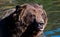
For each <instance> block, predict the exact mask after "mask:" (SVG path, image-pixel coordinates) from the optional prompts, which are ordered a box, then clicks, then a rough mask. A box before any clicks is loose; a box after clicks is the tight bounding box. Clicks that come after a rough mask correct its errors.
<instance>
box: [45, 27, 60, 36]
mask: <svg viewBox="0 0 60 37" xmlns="http://www.w3.org/2000/svg"><path fill="white" fill-rule="evenodd" d="M57 32H60V28H57V29H56V30H51V31H46V32H44V35H45V36H48V35H52V36H51V37H60V34H59V35H54V34H56V33H57Z"/></svg>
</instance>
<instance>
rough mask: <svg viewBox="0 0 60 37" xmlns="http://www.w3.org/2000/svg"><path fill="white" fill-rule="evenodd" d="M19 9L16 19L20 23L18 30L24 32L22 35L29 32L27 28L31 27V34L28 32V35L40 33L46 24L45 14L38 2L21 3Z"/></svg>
mask: <svg viewBox="0 0 60 37" xmlns="http://www.w3.org/2000/svg"><path fill="white" fill-rule="evenodd" d="M20 9H21V13H20V14H19V17H18V21H19V23H20V25H21V26H20V30H21V31H22V32H23V33H24V34H23V35H25V34H29V33H28V32H30V31H29V30H31V29H32V30H31V31H32V32H31V34H33V35H31V34H29V36H31V37H34V36H39V35H41V34H42V33H43V30H44V28H45V26H46V24H47V15H46V12H45V10H44V9H43V7H42V6H41V5H38V4H34V5H31V4H23V5H21V8H20ZM19 23H18V24H19ZM34 23H35V24H34ZM31 27H33V28H31ZM35 29H36V30H35ZM23 35H22V36H23ZM25 36H26V35H25ZM29 36H26V37H29ZM23 37H24V36H23Z"/></svg>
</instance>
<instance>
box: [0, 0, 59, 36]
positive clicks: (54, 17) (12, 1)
mask: <svg viewBox="0 0 60 37" xmlns="http://www.w3.org/2000/svg"><path fill="white" fill-rule="evenodd" d="M24 3H39V4H42V5H43V7H44V9H45V10H46V12H47V16H48V24H47V26H46V28H45V30H44V32H46V31H51V30H56V29H57V28H60V0H0V15H2V14H3V10H4V9H9V8H14V7H15V6H16V5H18V4H19V5H21V4H24ZM52 35H60V31H59V32H55V34H52ZM47 36H48V37H50V36H51V35H47Z"/></svg>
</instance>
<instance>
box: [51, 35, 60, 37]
mask: <svg viewBox="0 0 60 37" xmlns="http://www.w3.org/2000/svg"><path fill="white" fill-rule="evenodd" d="M51 37H60V35H55V36H51Z"/></svg>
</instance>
